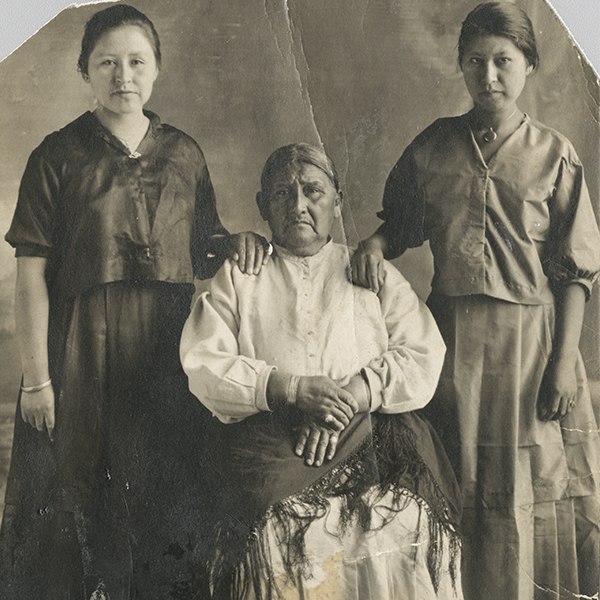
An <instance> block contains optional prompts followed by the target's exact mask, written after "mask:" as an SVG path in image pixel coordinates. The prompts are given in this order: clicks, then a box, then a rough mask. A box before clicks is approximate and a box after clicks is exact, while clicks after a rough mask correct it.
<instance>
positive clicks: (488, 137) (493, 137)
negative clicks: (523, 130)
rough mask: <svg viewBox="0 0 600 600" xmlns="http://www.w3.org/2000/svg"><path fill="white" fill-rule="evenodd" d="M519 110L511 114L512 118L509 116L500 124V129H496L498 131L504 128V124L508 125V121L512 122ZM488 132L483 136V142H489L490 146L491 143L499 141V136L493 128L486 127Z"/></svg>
mask: <svg viewBox="0 0 600 600" xmlns="http://www.w3.org/2000/svg"><path fill="white" fill-rule="evenodd" d="M516 112H517V109H516V108H515V110H513V111H512V113H511V114H510V116H508V117H507V118H506V119H504V121H502V123H500V125H498V127H496V129H500V127H501V126H502V124H503V123H507V122H508V121H510V120H511V119H512V118H513V117H514V116H515V114H516ZM486 129H487V131H486V132H485V133H484V134H483V141H484V142H487V143H488V144H490V143H491V142H493V141H494V140H497V139H498V134H497V133H496V132H495V131H494V128H493V127H486Z"/></svg>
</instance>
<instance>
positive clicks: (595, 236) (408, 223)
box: [378, 115, 600, 304]
mask: <svg viewBox="0 0 600 600" xmlns="http://www.w3.org/2000/svg"><path fill="white" fill-rule="evenodd" d="M378 216H379V217H380V218H381V219H383V221H384V223H383V224H382V225H381V227H380V228H379V229H378V232H379V233H381V234H383V236H384V237H385V238H386V240H387V242H388V245H389V256H388V257H386V258H390V257H395V256H398V255H400V254H401V253H402V252H404V251H405V250H406V249H407V248H413V247H416V246H420V245H421V244H423V242H424V241H425V240H427V239H429V240H430V243H431V250H432V252H433V257H434V266H435V275H434V278H433V282H432V287H433V289H434V291H436V292H438V293H441V294H445V295H448V296H462V295H469V294H486V295H488V296H493V297H495V298H499V299H502V300H507V301H509V302H516V303H523V304H551V303H553V302H554V296H553V293H552V288H553V286H554V285H557V284H558V285H561V284H569V283H579V284H580V285H582V286H583V287H584V289H585V290H586V292H587V294H588V295H589V293H590V292H591V288H592V283H593V282H594V281H595V279H596V277H597V273H598V271H599V270H600V234H599V232H598V227H597V225H596V220H595V218H594V212H593V210H592V205H591V202H590V197H589V195H588V190H587V187H586V184H585V178H584V174H583V167H582V165H581V162H580V161H579V158H578V157H577V154H576V153H575V150H574V149H573V146H572V145H571V144H570V142H569V141H568V140H567V139H566V138H565V137H564V136H562V135H561V134H560V133H558V132H556V131H554V130H553V129H550V128H549V127H546V126H545V125H543V124H542V123H538V122H537V121H534V120H532V119H530V118H529V117H527V116H526V117H525V119H524V121H523V123H522V124H521V126H520V127H519V129H517V131H515V132H514V133H513V134H512V135H511V136H510V137H509V138H508V139H507V140H506V141H505V142H504V143H503V144H502V146H501V147H500V148H499V149H498V151H497V152H496V154H494V156H492V158H490V160H489V161H488V162H487V163H486V162H485V161H484V160H483V157H482V155H481V152H480V151H479V148H478V146H477V142H476V141H475V138H474V137H473V134H472V132H471V129H470V126H469V120H468V116H467V115H463V116H460V117H452V118H446V119H439V120H438V121H436V122H435V123H433V124H432V125H430V126H429V127H428V128H427V129H426V130H425V131H423V132H422V133H421V134H420V135H418V136H417V137H416V138H415V140H414V141H413V142H412V143H411V144H410V146H408V148H407V149H406V151H405V152H404V154H403V155H402V157H401V158H400V160H399V161H398V162H397V163H396V165H395V166H394V168H393V169H392V172H391V173H390V175H389V178H388V181H387V184H386V188H385V193H384V197H383V210H382V211H381V212H380V213H378Z"/></svg>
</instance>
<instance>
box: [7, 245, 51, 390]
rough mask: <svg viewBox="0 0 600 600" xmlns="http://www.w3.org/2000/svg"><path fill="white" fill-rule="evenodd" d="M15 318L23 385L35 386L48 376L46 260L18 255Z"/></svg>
mask: <svg viewBox="0 0 600 600" xmlns="http://www.w3.org/2000/svg"><path fill="white" fill-rule="evenodd" d="M17 265H18V266H17V269H18V270H17V285H16V294H15V321H16V327H17V338H18V343H19V353H20V356H21V365H22V369H23V385H24V386H32V385H38V384H39V383H42V382H44V381H46V380H47V379H48V378H49V376H50V375H49V370H48V312H49V302H48V288H47V286H46V280H45V276H44V273H45V267H46V260H45V259H43V258H37V257H21V258H19V259H18V262H17Z"/></svg>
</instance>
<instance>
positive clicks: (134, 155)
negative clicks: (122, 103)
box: [127, 134, 495, 158]
mask: <svg viewBox="0 0 600 600" xmlns="http://www.w3.org/2000/svg"><path fill="white" fill-rule="evenodd" d="M494 135H495V134H494ZM486 141H487V140H486ZM127 149H128V150H129V148H127ZM140 156H141V154H140V153H139V152H132V153H131V154H130V155H129V158H139V157H140Z"/></svg>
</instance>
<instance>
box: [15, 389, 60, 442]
mask: <svg viewBox="0 0 600 600" xmlns="http://www.w3.org/2000/svg"><path fill="white" fill-rule="evenodd" d="M21 417H23V421H25V423H28V424H29V425H31V426H32V427H35V428H36V429H37V430H38V431H44V427H45V428H46V431H47V432H48V437H49V438H50V441H54V390H53V389H52V386H51V385H49V386H48V387H45V388H43V389H41V390H39V391H36V392H29V393H25V392H22V393H21Z"/></svg>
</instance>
